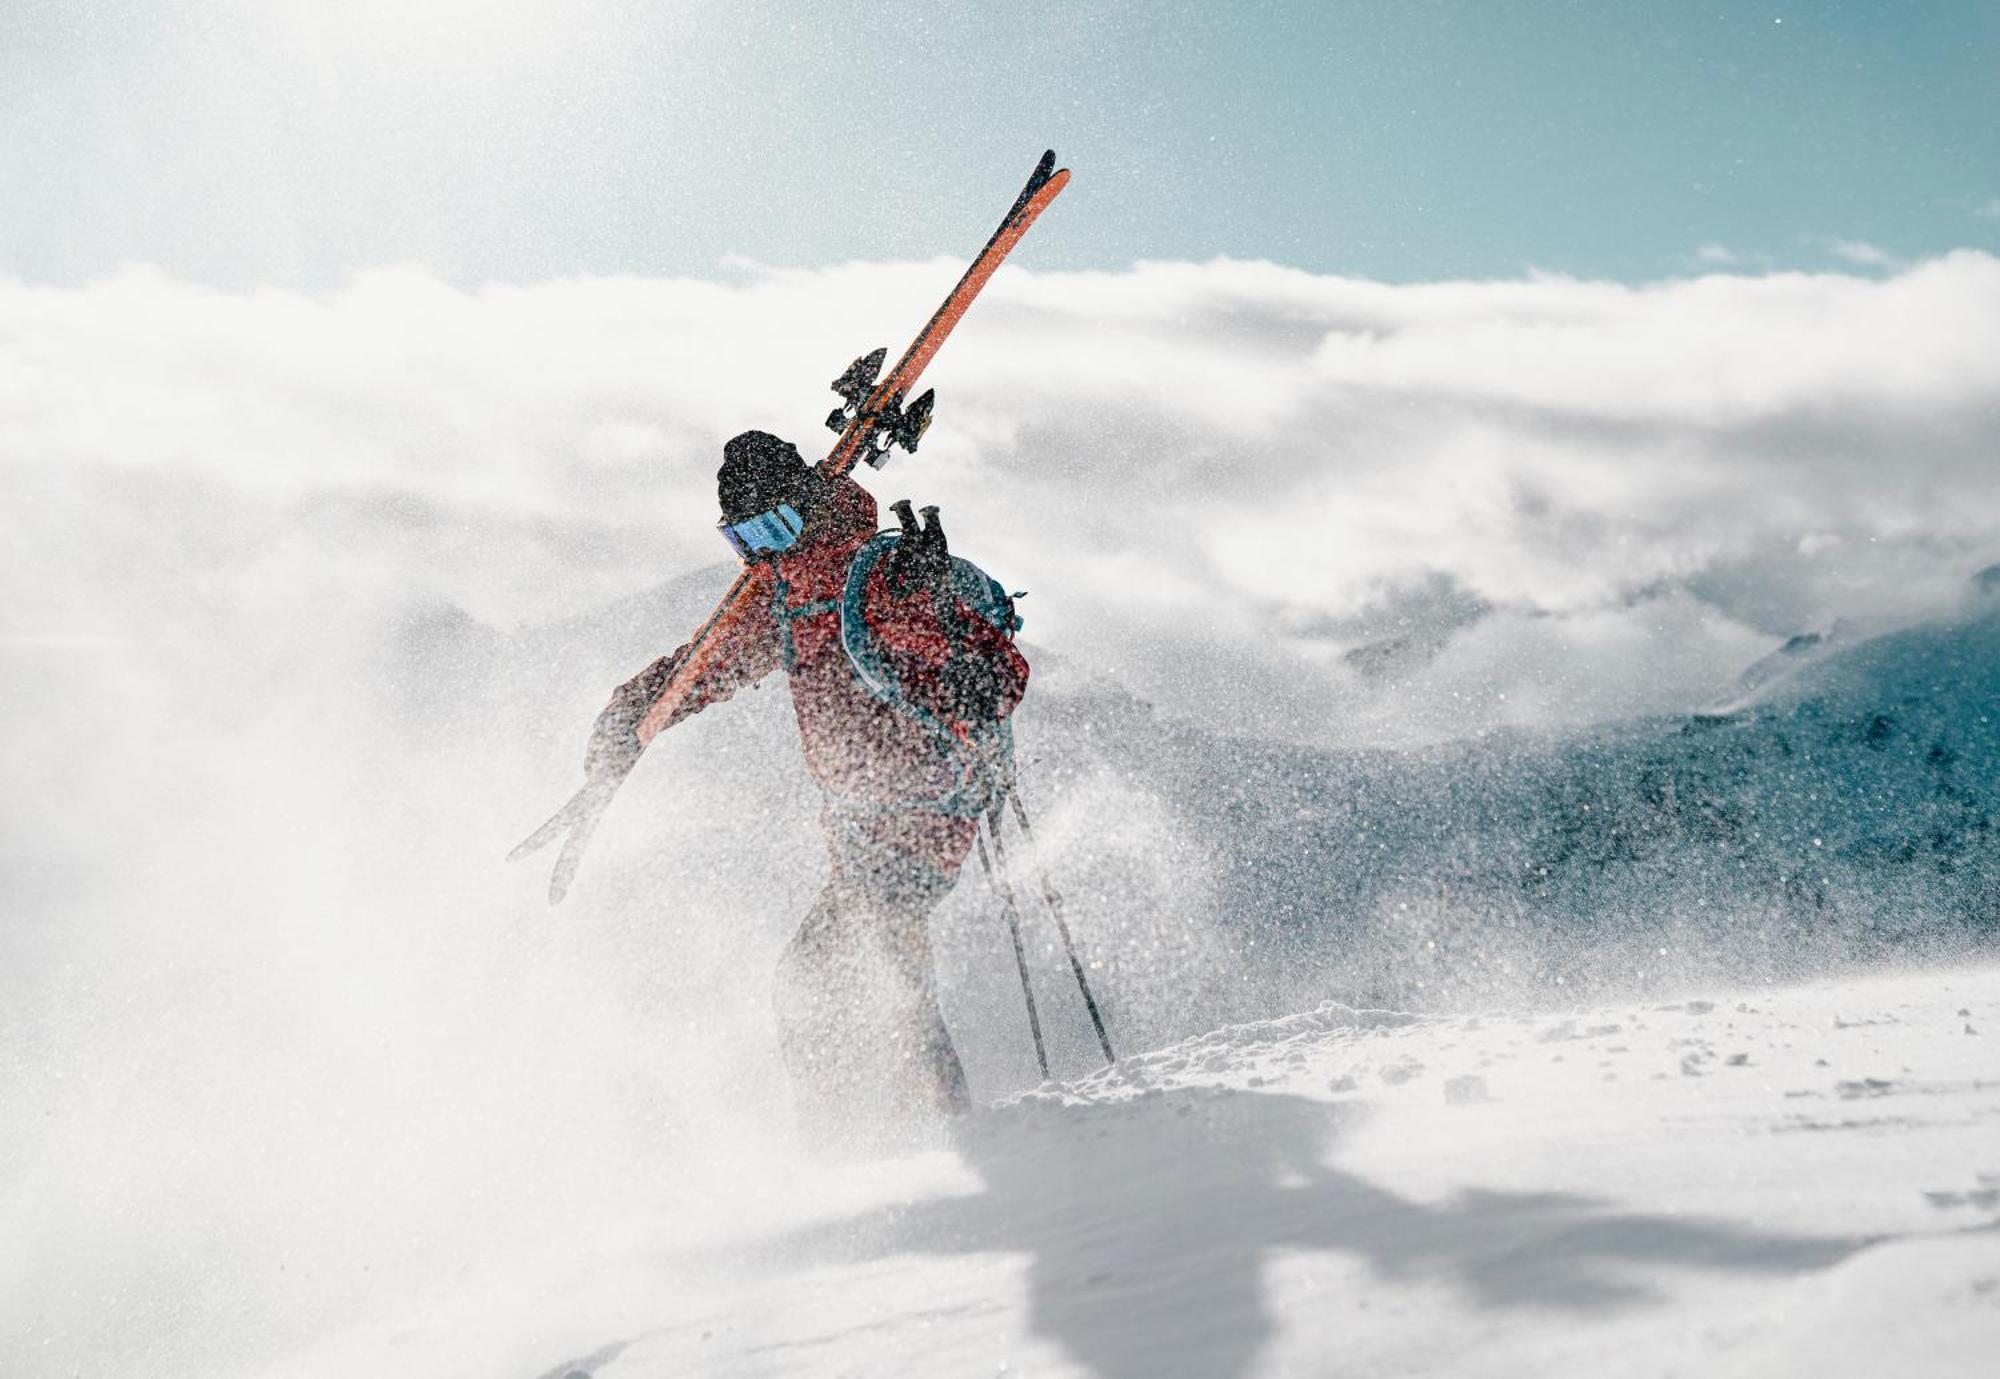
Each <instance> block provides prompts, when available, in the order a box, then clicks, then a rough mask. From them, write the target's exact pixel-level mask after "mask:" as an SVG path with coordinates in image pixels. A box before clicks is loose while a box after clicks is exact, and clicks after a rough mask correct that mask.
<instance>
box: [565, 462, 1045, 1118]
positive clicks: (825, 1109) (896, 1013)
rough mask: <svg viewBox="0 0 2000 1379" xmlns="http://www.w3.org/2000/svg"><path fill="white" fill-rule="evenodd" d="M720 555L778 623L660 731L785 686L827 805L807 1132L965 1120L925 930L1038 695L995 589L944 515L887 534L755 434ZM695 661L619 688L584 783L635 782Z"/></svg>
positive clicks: (649, 671)
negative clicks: (620, 776)
mask: <svg viewBox="0 0 2000 1379" xmlns="http://www.w3.org/2000/svg"><path fill="white" fill-rule="evenodd" d="M716 487H717V497H718V499H719V502H720V505H721V509H722V520H721V521H720V522H719V523H718V525H719V526H720V528H721V529H722V532H723V535H724V536H725V537H726V538H727V539H728V541H729V543H730V545H731V546H732V547H734V548H735V550H736V552H737V553H738V555H739V556H741V557H742V558H743V559H744V560H745V561H746V562H769V564H770V567H771V571H772V573H773V575H774V576H775V577H774V578H773V579H772V581H771V598H770V601H769V604H768V607H767V608H764V609H761V610H759V611H758V613H757V615H756V616H753V617H750V618H747V619H745V620H744V621H742V622H741V623H738V624H736V625H735V626H733V627H732V628H731V629H730V630H729V631H728V633H727V634H726V641H725V642H724V643H723V645H722V646H721V647H720V648H719V650H720V652H721V654H720V655H719V656H718V657H717V658H716V659H715V660H714V661H713V662H712V663H711V664H710V667H709V668H708V669H707V670H706V671H704V672H703V673H702V674H701V675H700V676H699V677H698V678H697V679H696V681H695V683H694V684H693V686H692V688H691V692H690V693H689V694H688V696H687V698H686V700H685V701H684V702H683V703H682V705H681V706H680V708H679V710H678V711H677V712H676V713H675V714H674V715H673V717H672V718H671V719H669V720H668V726H671V724H672V723H674V722H678V721H679V720H680V719H682V718H685V717H687V716H688V715H690V714H693V713H698V712H700V711H701V710H702V709H704V708H706V707H707V706H709V705H710V704H715V703H720V702H721V701H722V700H724V699H727V698H728V697H729V696H730V695H731V694H733V693H735V692H736V691H737V690H739V689H741V688H743V687H744V686H745V685H748V684H752V683H754V682H755V681H757V680H760V679H762V678H763V677H764V676H766V675H768V674H770V673H771V672H772V671H773V670H776V669H778V668H779V667H780V666H782V667H783V668H784V669H785V671H786V673H787V675H788V677H789V679H790V682H791V690H792V704H793V707H794V709H795V710H796V712H797V714H798V721H799V733H800V738H801V740H802V742H803V744H804V748H805V757H806V765H807V767H808V768H809V769H810V771H811V773H812V775H813V778H814V780H815V781H816V782H817V783H818V785H819V787H820V790H821V793H822V807H821V813H820V820H821V828H822V831H823V833H824V834H825V839H826V849H827V859H828V863H829V867H830V876H829V878H828V880H827V884H826V887H825V889H824V890H823V891H822V892H821V893H820V896H819V899H818V901H817V903H815V904H814V905H813V907H812V909H811V911H810V912H809V913H808V914H807V915H806V917H805V919H804V921H803V922H802V923H801V924H800V925H799V928H798V932H797V933H796V934H794V935H793V937H792V940H791V942H790V943H789V944H788V945H787V946H786V948H785V951H784V956H783V957H782V959H781V960H780V962H779V968H778V979H777V989H776V1003H777V1014H778V1022H779V1037H780V1044H781V1047H782V1049H783V1052H784V1057H785V1062H786V1066H787V1070H788V1071H789V1073H790V1074H791V1077H792V1081H793V1084H794V1087H795V1090H796V1092H797V1095H798V1098H799V1102H800V1112H801V1118H802V1120H803V1121H804V1122H805V1123H806V1124H807V1126H808V1128H809V1129H812V1130H816V1131H831V1130H837V1129H838V1128H840V1127H842V1126H846V1125H852V1124H855V1123H857V1121H858V1120H862V1119H867V1118H880V1119H883V1120H886V1121H892V1122H896V1121H903V1120H905V1119H907V1118H908V1117H910V1116H913V1115H916V1116H921V1115H930V1116H941V1115H951V1114H954V1113H957V1112H960V1111H963V1110H965V1109H966V1108H967V1107H968V1106H969V1104H970V1103H969V1098H968V1095H967V1091H966V1084H965V1073H964V1070H963V1069H962V1068H961V1067H960V1064H959V1060H958V1054H957V1052H956V1050H955V1049H954V1048H953V1047H952V1042H951V1037H950V1035H949V1033H948V1032H947V1031H946V1029H945V1025H944V1018H943V1015H942V1013H941V1011H940V1010H939V1007H938V998H937V983H936V976H935V972H934V969H933V963H932V958H931V944H930V929H929V917H930V913H931V911H932V909H933V908H934V907H935V906H936V905H937V904H938V903H939V902H940V901H941V900H942V899H943V898H944V897H945V895H946V894H947V893H949V891H950V890H951V888H952V885H953V883H954V882H955V881H956V880H957V877H958V873H959V869H960V867H961V866H962V864H963V863H964V861H965V859H966V855H967V853H968V852H969V850H970V849H971V847H972V844H973V840H974V838H975V836H976V832H977V829H978V824H979V818H980V815H981V813H982V812H983V811H985V810H986V809H987V808H989V807H990V806H991V805H992V804H993V802H994V800H995V798H996V795H995V793H994V792H995V790H996V788H997V786H998V784H999V782H998V773H999V772H1000V771H1001V769H1002V768H1003V765H1004V758H1005V755H1006V751H1007V740H1008V739H1007V732H1006V729H1005V727H1004V722H1005V720H1006V718H1007V716H1008V715H1009V714H1011V713H1012V712H1013V710H1014V707H1015V705H1017V704H1018V703H1019V702H1020V700H1021V695H1022V692H1023V691H1024V690H1025V688H1026V687H1027V680H1028V665H1027V662H1026V661H1025V660H1024V659H1023V658H1022V656H1021V653H1020V651H1019V650H1018V649H1017V648H1016V647H1015V646H1014V643H1013V630H1014V628H1015V627H1016V626H1018V622H1017V620H1016V619H1015V617H1014V614H1013V607H1012V603H1011V601H1010V600H1008V599H1007V597H1006V595H1005V593H1004V592H1003V591H1001V589H1000V587H999V586H998V585H997V584H994V583H993V582H992V581H991V580H990V579H988V578H986V577H985V576H984V575H982V574H980V573H979V572H978V571H977V569H976V567H973V566H971V565H969V564H967V563H966V562H964V561H955V560H954V559H953V558H952V556H951V554H950V552H949V550H948V548H947V545H946V542H945V535H944V530H943V528H942V527H941V526H940V525H939V522H938V516H937V509H935V508H925V509H924V510H923V516H924V521H923V523H922V524H921V525H919V524H918V522H917V520H916V517H915V515H914V514H913V513H912V512H911V511H910V507H909V504H908V503H907V502H903V503H898V504H896V505H895V510H896V513H897V516H898V518H899V519H900V525H901V531H900V532H899V533H883V534H880V535H878V534H877V532H876V507H875V500H874V499H873V498H872V497H871V496H870V495H869V494H868V492H867V491H866V490H864V489H863V488H862V487H861V486H860V485H858V484H856V483H855V482H854V481H853V480H852V479H849V478H847V477H845V476H844V475H843V476H840V477H828V476H826V475H824V474H822V473H821V472H819V471H818V470H816V469H814V468H812V467H811V466H809V465H807V464H806V463H805V461H804V459H803V458H801V456H800V455H799V452H798V450H797V449H796V448H795V447H793V446H792V445H791V444H790V443H789V442H787V441H784V440H780V439H779V438H778V437H776V436H773V435H770V434H768V433H766V432H762V431H746V432H744V433H743V434H742V435H739V436H737V437H736V438H735V439H733V440H731V441H730V442H729V443H728V444H727V445H726V446H724V447H723V462H722V467H721V469H720V470H719V471H718V473H717V475H716ZM687 652H688V647H686V646H683V647H681V648H680V649H679V650H677V651H675V652H674V653H673V654H672V655H669V656H663V657H661V658H660V659H659V660H657V661H655V662H654V663H653V664H652V665H650V666H648V667H647V668H646V669H645V670H643V671H641V672H640V673H639V674H638V675H636V676H634V677H633V678H632V679H631V680H629V681H627V682H626V683H625V684H624V685H622V686H620V687H619V688H618V690H617V691H616V692H615V693H614V694H613V695H612V697H611V702H610V703H609V704H608V705H606V707H605V709H604V711H603V713H602V714H600V715H599V717H598V720H597V723H596V726H595V728H594V729H593V730H592V734H591V741H590V746H589V749H588V754H587V757H586V761H585V771H586V773H587V774H589V775H591V776H592V777H595V776H596V775H597V773H598V772H599V771H601V770H606V769H610V770H617V769H620V768H621V767H628V766H629V765H630V762H631V760H632V759H633V758H636V757H637V756H638V754H639V752H640V751H641V744H640V741H639V738H638V735H637V729H638V725H639V723H640V720H641V719H642V718H643V717H644V716H645V714H646V711H647V709H648V707H649V706H650V705H651V704H652V703H653V702H654V701H655V700H656V699H657V698H658V697H659V695H660V691H661V687H662V686H664V685H665V684H666V683H667V680H668V678H669V677H670V676H671V675H672V674H673V672H674V670H675V668H676V667H677V666H678V665H679V663H680V660H681V658H682V657H683V656H685V655H686V654H687Z"/></svg>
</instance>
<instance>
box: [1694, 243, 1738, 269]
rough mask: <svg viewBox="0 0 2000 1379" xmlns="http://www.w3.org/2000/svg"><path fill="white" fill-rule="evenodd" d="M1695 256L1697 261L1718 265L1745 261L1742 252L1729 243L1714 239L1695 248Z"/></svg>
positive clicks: (1725, 265)
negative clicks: (1731, 246) (1717, 241)
mask: <svg viewBox="0 0 2000 1379" xmlns="http://www.w3.org/2000/svg"><path fill="white" fill-rule="evenodd" d="M1694 258H1695V262H1696V263H1704V264H1713V265H1715V266H1717V267H1728V266H1729V265H1731V264H1737V263H1741V262H1743V256H1742V255H1741V254H1739V253H1737V252H1736V251H1735V250H1734V249H1731V248H1730V247H1729V246H1728V245H1726V244H1717V243H1715V242H1714V241H1713V240H1711V241H1709V242H1708V243H1707V244H1704V245H1702V246H1701V247H1700V248H1699V249H1697V250H1695V251H1694Z"/></svg>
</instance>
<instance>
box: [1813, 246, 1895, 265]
mask: <svg viewBox="0 0 2000 1379" xmlns="http://www.w3.org/2000/svg"><path fill="white" fill-rule="evenodd" d="M1826 247H1827V250H1828V252H1830V253H1831V254H1832V255H1833V256H1834V257H1835V258H1837V259H1840V260H1842V261H1843V262H1846V263H1852V264H1857V265H1859V266H1860V267H1862V268H1890V269H1893V268H1901V267H1902V266H1903V261H1902V260H1901V259H1899V258H1897V257H1896V256H1895V255H1894V254H1892V253H1890V252H1889V251H1888V250H1887V249H1884V248H1882V247H1880V246H1879V245H1874V244H1870V243H1868V242H1867V241H1866V240H1859V239H1835V240H1829V241H1827V246H1826Z"/></svg>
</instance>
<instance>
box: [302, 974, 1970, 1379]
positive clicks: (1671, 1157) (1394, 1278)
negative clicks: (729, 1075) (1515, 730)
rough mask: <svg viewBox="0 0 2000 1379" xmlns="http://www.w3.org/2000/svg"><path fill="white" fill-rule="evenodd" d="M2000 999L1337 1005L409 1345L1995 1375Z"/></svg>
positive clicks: (456, 1361)
mask: <svg viewBox="0 0 2000 1379" xmlns="http://www.w3.org/2000/svg"><path fill="white" fill-rule="evenodd" d="M1996 1033H2000V968H1996V967H1991V966H1987V967H1976V968H1959V969H1955V970H1944V971H1931V972H1921V973H1908V974H1900V975H1886V976H1876V977H1870V978H1864V979H1848V980H1841V981H1832V982H1826V983H1821V984H1817V985H1811V986H1800V987H1789V988H1787V987H1765V988H1759V989H1755V990H1749V991H1741V992H1720V991H1717V992H1711V993H1710V994H1709V995H1707V996H1706V997H1705V998H1702V999H1687V1000H1679V1001H1673V1002H1667V1003H1658V1002H1649V1003H1641V1004H1629V1005H1608V1006H1598V1007H1592V1008H1585V1009H1576V1010H1571V1011H1559V1012H1537V1013H1533V1014H1509V1013H1504V1012H1496V1013H1489V1014H1484V1015H1476V1016H1458V1017H1430V1016H1421V1015H1415V1014H1405V1013H1398V1012H1388V1011H1366V1010H1356V1009H1353V1008H1351V1007H1347V1006H1343V1005H1339V1004H1334V1003H1329V1004H1327V1005H1324V1006H1321V1007H1320V1008H1319V1009H1317V1010H1314V1011H1311V1012H1307V1013H1303V1014H1299V1015H1294V1016H1291V1017H1288V1018H1284V1019H1277V1020H1269V1021H1263V1022H1257V1023H1251V1024H1244V1025H1237V1026H1231V1027H1228V1028H1225V1029H1221V1030H1218V1031H1215V1032H1213V1033H1210V1034H1206V1035H1203V1036H1201V1037H1198V1038H1195V1039H1190V1040H1187V1041H1185V1042H1183V1043H1179V1044H1176V1045H1173V1046H1171V1047H1169V1048H1166V1049H1162V1050H1159V1051H1156V1052H1151V1053H1145V1054H1140V1055H1137V1056H1131V1057H1128V1058H1127V1059H1126V1060H1125V1061H1124V1062H1123V1063H1121V1064H1120V1065H1119V1066H1118V1067H1116V1068H1115V1069H1108V1070H1104V1071H1101V1072H1099V1073H1096V1074H1093V1075H1090V1076H1087V1077H1084V1078H1081V1079H1079V1080H1076V1081H1073V1082H1069V1083H1065V1084H1060V1085H1058V1084H1049V1085H1045V1086H1044V1087H1042V1088H1040V1089H1039V1090H1037V1091H1034V1092H1032V1093H1029V1094H1027V1095H1024V1096H1021V1097H1019V1098H1017V1099H1014V1100H1011V1101H1008V1102H1006V1103H1004V1104H1002V1105H1000V1106H998V1107H996V1108H993V1109H991V1110H989V1111H986V1112H983V1113H982V1114H981V1115H980V1116H979V1117H978V1118H977V1120H976V1121H975V1122H974V1123H973V1124H972V1125H971V1126H969V1127H968V1128H967V1129H966V1130H965V1131H964V1132H963V1133H962V1134H961V1135H960V1136H959V1137H958V1139H957V1142H956V1143H955V1145H954V1146H953V1147H951V1148H948V1149H938V1150H933V1151H930V1152H923V1153H918V1154H915V1155H912V1156H909V1157H905V1158H900V1159H891V1160H883V1161H877V1162H867V1163H839V1162H811V1161H807V1162H803V1163H801V1162H796V1161H795V1162H794V1164H793V1165H792V1166H791V1167H790V1168H789V1169H788V1170H786V1171H785V1172H783V1173H781V1174H778V1175H776V1176H774V1177H773V1178H771V1179H770V1180H767V1181H764V1182H753V1183H746V1184H744V1185H743V1188H742V1189H741V1192H742V1195H741V1198H740V1200H738V1201H735V1202H733V1203H728V1204H718V1205H728V1206H730V1207H732V1208H734V1209H735V1210H736V1212H737V1213H738V1215H739V1217H740V1219H741V1222H742V1226H741V1228H740V1229H738V1230H735V1231H732V1232H728V1233H725V1234H723V1235H722V1236H719V1237H710V1238H706V1239H698V1240H686V1239H683V1238H682V1237H681V1235H680V1233H679V1232H677V1230H676V1227H675V1223H674V1222H673V1221H672V1220H668V1219H657V1220H653V1221H650V1222H648V1223H646V1225H645V1226H644V1227H643V1228H642V1229H640V1230H639V1232H638V1236H637V1239H638V1244H637V1248H636V1249H635V1250H633V1251H632V1252H631V1253H628V1254H626V1255H623V1256H622V1257H619V1258H612V1257H610V1256H607V1257H606V1258H605V1259H604V1260H602V1261H601V1262H600V1264H599V1266H598V1267H597V1270H596V1271H595V1272H594V1273H593V1274H591V1275H590V1276H587V1277H579V1278H576V1279H573V1280H571V1281H570V1282H569V1284H568V1285H567V1286H566V1287H565V1288H563V1289H550V1290H547V1291H545V1292H544V1293H543V1294H542V1295H541V1296H540V1297H539V1298H538V1299H536V1301H535V1303H534V1305H533V1310H532V1312H530V1313H527V1314H518V1315H514V1316H511V1317H509V1316H504V1315H487V1316H484V1317H481V1316H479V1315H478V1314H477V1313H476V1312H473V1313H470V1314H465V1313H461V1314H459V1315H458V1316H456V1317H455V1318H454V1319H453V1321H452V1322H451V1323H449V1324H441V1323H439V1322H438V1321H437V1320H436V1319H435V1318H434V1317H433V1318H432V1319H430V1320H429V1322H428V1324H426V1323H423V1322H419V1323H417V1324H415V1325H414V1326H413V1327H412V1328H411V1329H410V1330H407V1331H405V1332H403V1333H402V1334H401V1335H400V1336H399V1338H398V1344H397V1346H396V1347H394V1348H393V1349H394V1350H399V1351H401V1352H402V1353H401V1355H400V1356H398V1357H393V1358H399V1359H400V1360H401V1361H403V1362H404V1364H399V1365H398V1366H397V1367H398V1368H404V1367H406V1366H407V1362H408V1361H410V1360H411V1359H413V1358H414V1357H415V1356H416V1355H419V1354H424V1353H426V1352H431V1353H434V1354H436V1356H437V1357H438V1367H437V1368H435V1369H433V1370H431V1371H430V1372H432V1373H439V1374H443V1373H486V1374H493V1375H504V1374H509V1373H513V1374H518V1375H519V1376H520V1379H535V1376H537V1375H545V1376H548V1379H571V1377H575V1379H580V1377H581V1376H586V1375H587V1376H591V1379H667V1377H668V1376H681V1375H713V1376H751V1375H756V1376H769V1375H815V1376H817V1375H829V1376H831V1375H871V1376H873V1375H913V1376H915V1375H922V1376H934V1375H980V1374H985V1375H1001V1374H1010V1375H1013V1374H1018V1375H1038V1376H1057V1375H1064V1376H1084V1375H1089V1376H1099V1377H1100V1379H1114V1377H1122V1376H1142V1375H1144V1376H1169V1375H1186V1376H1201V1377H1202V1379H1228V1377H1230V1376H1250V1375H1258V1376H1275V1375H1325V1374H1336V1373H1337V1374H1342V1375H1409V1374H1454V1375H1495V1376H1499V1375H1525V1374H1536V1375H1550V1376H1560V1375H1579V1376H1592V1379H1606V1377H1608V1376H1617V1377H1618V1379H1627V1377H1634V1379H1636V1377H1637V1376H1653V1375H1659V1376H1667V1375H1689V1374H1701V1375H1705V1376H1737V1375H1741V1376H1746V1379H1747V1377H1748V1376H1771V1375H1793V1374H1796V1375H1807V1374H1811V1375H1816V1376H1827V1377H1828V1379H1843V1377H1844V1376H1854V1377H1855V1379H1863V1377H1864V1376H1865V1377H1866V1379H1878V1377H1879V1376H1882V1375H1885V1374H1890V1373H1895V1374H1901V1375H1921V1376H1926V1379H1931V1377H1933V1376H1936V1377H1939V1379H1942V1377H1944V1376H1966V1377H1967V1379H1975V1377H1976V1376H1987V1375H1991V1374H1992V1373H1993V1372H1994V1371H1993V1362H1994V1357H1995V1356H1996V1355H2000V1057H1996V1054H1995V1044H1994V1042H1993V1040H1994V1038H1995V1036H1996ZM608 1295H616V1296H615V1300H614V1299H613V1298H612V1297H611V1296H608ZM468 1325H476V1326H479V1327H481V1328H482V1329H483V1330H484V1331H486V1332H487V1333H488V1336H489V1339H488V1340H487V1341H486V1342H485V1343H483V1344H481V1343H475V1344H474V1345H473V1346H472V1347H471V1349H472V1350H473V1351H475V1352H477V1353H479V1356H480V1358H479V1361H478V1366H479V1367H476V1368H468V1367H467V1360H468V1353H467V1351H468V1348H467V1345H466V1341H465V1335H464V1334H463V1332H460V1331H458V1330H457V1329H456V1328H460V1327H465V1326H468ZM593 1327H597V1328H601V1330H599V1331H597V1332H596V1333H594V1334H593V1332H592V1328H593ZM496 1334H501V1335H506V1336H508V1337H509V1338H510V1339H509V1340H508V1342H507V1343H506V1345H504V1346H500V1347H497V1348H496V1346H495V1344H494V1342H493V1340H492V1339H491V1338H492V1336H494V1335H496ZM363 1344H364V1343H363V1342H361V1341H360V1340H359V1338H356V1339H354V1340H351V1341H350V1345H355V1346H359V1345H363ZM345 1354H346V1356H347V1358H349V1359H351V1360H353V1361H355V1362H357V1363H358V1362H363V1361H364V1358H366V1359H367V1360H368V1361H369V1369H370V1372H380V1371H379V1365H380V1364H381V1363H382V1359H383V1357H382V1356H381V1355H376V1356H373V1357H367V1354H366V1351H365V1349H353V1350H349V1351H347V1352H345ZM333 1360H334V1357H332V1356H328V1355H324V1354H322V1355H320V1356H317V1357H315V1362H314V1365H313V1366H312V1367H314V1368H317V1367H320V1366H322V1365H324V1366H329V1367H332V1361H333ZM418 1368H419V1369H420V1368H421V1366H419V1367H418ZM354 1372H359V1371H358V1370H356V1371H354ZM413 1372H414V1371H413Z"/></svg>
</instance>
